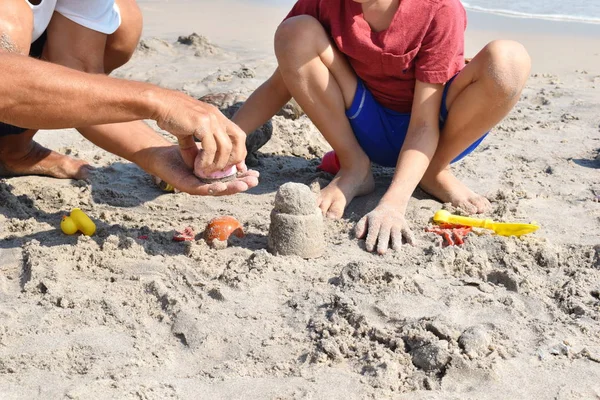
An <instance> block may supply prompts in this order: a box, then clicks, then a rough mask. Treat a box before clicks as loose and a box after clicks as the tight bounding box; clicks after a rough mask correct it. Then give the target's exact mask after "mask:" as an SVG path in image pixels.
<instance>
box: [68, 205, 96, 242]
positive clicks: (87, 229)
mask: <svg viewBox="0 0 600 400" xmlns="http://www.w3.org/2000/svg"><path fill="white" fill-rule="evenodd" d="M60 229H61V230H62V231H63V232H64V233H65V234H67V235H72V234H74V233H76V232H77V231H80V232H81V233H83V234H84V235H86V236H92V235H93V234H94V233H95V232H96V224H94V221H92V220H91V219H90V217H88V216H87V215H85V213H84V212H83V211H81V210H80V209H79V208H74V209H73V211H71V216H69V217H67V216H66V215H65V216H64V217H63V218H62V221H61V222H60Z"/></svg>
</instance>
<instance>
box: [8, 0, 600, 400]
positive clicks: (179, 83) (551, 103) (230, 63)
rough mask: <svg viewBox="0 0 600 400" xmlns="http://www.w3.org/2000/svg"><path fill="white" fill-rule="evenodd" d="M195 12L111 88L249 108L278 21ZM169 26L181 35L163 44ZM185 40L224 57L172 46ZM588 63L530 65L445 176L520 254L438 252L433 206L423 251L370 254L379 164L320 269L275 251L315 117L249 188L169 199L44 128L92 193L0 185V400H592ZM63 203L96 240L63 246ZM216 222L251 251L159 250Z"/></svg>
mask: <svg viewBox="0 0 600 400" xmlns="http://www.w3.org/2000/svg"><path fill="white" fill-rule="evenodd" d="M215 3H216V2H210V4H211V5H210V6H208V5H207V7H208V10H209V11H210V10H212V9H213V8H214V7H218V6H217V5H216V4H215ZM190 4H191V3H189V2H181V3H177V2H175V3H172V2H166V3H165V2H159V1H150V2H147V3H142V5H143V8H144V12H145V15H146V19H147V27H148V30H147V31H146V33H145V37H144V41H143V44H142V45H141V46H140V51H139V52H138V54H137V55H136V56H135V58H134V59H133V60H132V62H131V63H130V64H129V65H128V66H126V67H125V68H123V69H121V70H120V71H118V73H117V75H118V76H121V77H127V78H132V79H138V80H144V81H149V82H153V83H158V84H162V85H165V86H168V87H171V88H176V89H180V90H183V91H186V92H187V93H189V94H191V95H193V96H195V97H201V96H203V95H205V94H208V93H219V92H233V93H234V94H236V95H238V96H240V97H244V96H247V95H248V94H249V93H250V92H251V90H252V89H253V88H254V87H256V86H257V85H258V84H260V82H261V81H262V79H264V78H265V77H266V76H268V74H269V73H270V71H271V70H272V67H273V66H274V62H275V60H274V58H273V56H272V54H270V53H269V51H268V48H269V43H268V36H266V33H265V31H267V30H268V28H270V27H271V26H265V23H264V21H263V20H261V19H260V18H266V17H265V15H267V16H272V15H275V16H279V17H280V16H281V13H282V11H281V9H280V8H278V7H274V8H273V7H272V8H269V10H271V11H269V12H272V14H268V13H266V12H267V11H266V10H267V8H264V10H263V9H258V10H256V9H255V10H254V12H256V15H257V17H256V18H257V21H258V22H257V25H256V26H254V25H250V26H244V27H242V28H241V29H246V30H247V31H248V35H243V36H242V37H244V40H245V41H232V40H231V39H230V38H228V35H231V33H230V32H228V31H227V30H226V27H222V29H221V30H219V29H218V28H217V27H215V28H214V29H211V30H209V29H204V28H205V25H203V24H200V23H198V25H197V26H194V27H193V28H190V26H189V25H190V24H192V22H193V18H192V17H190V15H191V14H190V12H188V13H183V14H177V13H178V12H183V11H185V9H186V7H188V6H191V5H190ZM211 7H212V8H211ZM261 10H262V11H261ZM167 11H168V12H170V13H171V15H173V16H174V17H177V18H179V19H177V18H176V21H177V23H178V24H179V27H180V28H179V29H177V28H176V27H175V26H174V25H173V23H172V24H171V25H169V26H167V25H165V26H163V27H162V30H161V29H160V27H161V25H160V20H159V19H157V18H158V16H159V15H161V12H163V13H164V12H167ZM204 11H205V12H204V13H203V14H201V16H200V14H198V15H199V17H198V18H199V19H201V18H203V19H210V18H209V17H210V14H209V13H208V11H206V9H205V10H204ZM246 11H248V10H246ZM263 11H264V12H263ZM240 12H242V11H240ZM248 12H250V11H248ZM163 15H164V14H163ZM236 15H237V14H236ZM212 19H213V21H214V20H216V19H217V18H214V17H213V18H212ZM267 21H271V22H270V24H271V25H272V26H275V25H276V23H274V22H272V19H267ZM504 21H509V22H510V23H513V22H511V21H513V20H511V19H504ZM514 23H515V24H516V23H517V22H514ZM213 25H214V23H213ZM259 25H260V27H261V29H262V30H261V29H259V28H258V26H259ZM253 26H254V27H255V28H256V31H255V32H254V31H253V29H252V27H253ZM183 29H186V30H183ZM192 31H197V32H198V33H199V34H203V35H206V37H208V38H209V39H210V40H214V43H216V45H218V48H217V47H211V46H212V45H211V44H210V43H207V42H198V43H197V44H196V45H193V46H187V45H182V44H178V43H177V37H178V36H179V35H183V34H189V33H191V32H192ZM251 31H253V32H254V34H255V35H256V36H255V37H253V36H252V34H251ZM492 31H495V30H490V32H492ZM490 32H488V33H487V34H488V35H490V36H491V33H490ZM482 35H483V34H482ZM522 35H523V38H524V40H525V41H526V40H533V39H531V37H530V36H528V35H529V34H528V33H527V32H523V33H522ZM261 37H262V39H260V38H261ZM481 37H482V36H479V35H478V36H476V37H474V36H471V37H470V38H469V39H468V41H470V42H469V43H474V42H477V40H483V39H481ZM252 40H256V41H257V42H255V44H256V47H252V46H251V45H250V44H249V43H248V41H252ZM587 40H590V41H593V42H594V43H596V45H597V44H598V43H599V42H600V40H599V39H598V38H594V37H588V38H587ZM216 45H215V46H216ZM597 48H599V47H598V46H596V49H597ZM537 51H540V52H543V49H542V50H540V49H538V48H536V49H534V50H532V53H533V54H535V53H536V52H537ZM580 56H581V57H582V58H581V60H580V62H578V63H577V64H578V65H588V66H591V67H592V68H588V67H586V68H577V69H578V71H575V69H574V68H573V69H568V70H566V71H565V68H566V67H565V66H564V63H557V64H556V67H555V68H554V66H553V64H552V63H550V64H541V63H539V62H538V63H536V65H537V66H536V71H535V74H534V75H532V77H531V79H530V81H529V83H528V86H527V88H526V90H525V92H524V93H523V97H522V100H521V101H520V102H519V104H518V105H517V106H516V108H515V110H514V111H513V112H512V113H511V114H510V115H509V116H508V117H507V118H506V119H505V120H504V121H503V122H502V123H501V124H499V126H498V127H497V128H496V129H495V130H494V134H492V135H490V136H489V137H488V138H487V139H486V140H485V142H484V143H483V144H482V145H481V146H480V147H479V149H478V150H477V151H476V152H475V153H474V154H472V155H471V156H469V157H468V158H467V159H465V160H464V161H462V162H461V163H460V164H459V165H456V166H455V167H454V170H455V171H456V173H457V174H458V176H459V177H460V178H461V179H463V180H465V181H466V182H467V183H468V184H469V185H470V186H471V187H472V188H473V189H475V190H477V191H479V192H481V193H485V194H486V195H488V197H489V198H490V199H491V200H492V202H493V206H494V209H493V211H492V212H491V213H490V214H489V215H488V216H489V217H492V218H495V219H498V220H503V221H527V222H528V221H531V220H535V221H537V222H538V223H540V224H541V226H542V229H541V230H540V231H538V232H536V233H535V234H532V235H529V236H526V237H523V238H522V239H516V238H504V237H496V236H492V235H490V234H487V233H484V232H479V233H478V234H471V235H469V236H468V239H467V242H466V244H465V245H464V246H462V247H447V248H442V246H441V239H440V238H439V237H438V236H435V235H434V234H431V233H425V232H424V228H425V227H427V226H429V225H430V220H431V217H432V216H433V213H434V212H435V211H436V210H438V209H439V208H441V207H443V205H442V204H440V203H439V202H437V201H436V200H434V199H431V198H430V197H428V196H426V195H425V194H423V193H422V192H419V191H417V192H416V193H415V195H414V197H413V199H412V201H411V203H410V207H409V211H408V216H409V219H410V221H412V228H413V230H414V232H415V234H416V235H417V237H418V245H417V246H415V247H404V248H403V249H402V250H400V251H398V252H391V253H389V254H387V255H385V256H383V257H381V256H375V255H371V254H368V253H366V252H365V251H364V250H363V245H362V243H361V242H359V241H357V240H355V239H353V238H352V237H351V235H350V230H351V227H352V226H353V224H354V223H355V221H357V220H358V219H359V218H360V217H361V216H362V215H364V214H365V213H366V212H367V211H369V210H370V209H372V207H374V206H375V205H376V203H377V201H378V199H379V198H380V197H381V195H382V193H383V192H384V190H385V188H386V187H387V185H389V183H390V180H391V177H392V174H393V171H392V170H391V169H385V168H376V169H375V174H376V180H377V183H378V190H377V192H376V193H374V194H372V195H369V196H366V197H364V198H360V199H357V200H356V201H354V202H353V203H352V204H351V206H350V208H349V209H348V211H347V213H346V215H345V218H344V219H343V220H341V221H338V222H327V224H326V227H325V240H326V251H325V255H324V256H323V257H322V258H319V259H316V260H310V261H306V260H303V259H301V258H298V257H283V256H273V255H270V254H269V253H268V252H267V251H266V248H267V233H268V229H269V223H270V220H269V216H270V213H271V209H272V205H273V200H274V197H275V193H276V191H277V189H278V188H279V186H280V185H282V184H283V183H285V182H288V181H295V182H301V183H306V184H310V183H311V182H314V181H315V180H319V179H321V180H325V181H326V180H327V179H329V178H330V176H327V175H326V174H322V173H317V172H316V170H315V167H316V165H317V164H318V162H319V157H320V156H321V155H322V154H323V153H324V152H325V151H327V150H328V146H327V144H326V142H324V140H323V139H322V138H321V136H320V135H319V133H318V132H317V131H316V129H315V128H314V127H313V126H312V124H311V123H310V121H309V120H308V119H307V118H306V117H301V118H299V119H296V120H292V119H287V118H286V117H282V116H278V117H275V118H274V119H273V127H274V133H273V138H272V139H271V141H270V142H269V143H268V144H267V145H266V146H265V147H264V148H263V149H262V150H261V151H260V154H259V155H258V160H259V162H260V165H259V166H258V169H259V170H260V171H261V174H262V179H261V184H260V185H259V187H257V188H255V189H253V190H251V191H250V192H248V193H245V194H240V195H237V196H233V197H228V198H198V197H191V196H189V195H186V194H163V193H161V192H160V191H159V190H158V189H157V188H156V187H155V186H154V185H153V184H152V181H151V179H150V177H148V176H147V175H146V174H145V173H144V172H143V171H141V170H140V169H138V168H137V167H136V166H134V165H132V164H130V163H127V162H123V161H122V160H120V159H118V158H117V157H115V156H112V155H110V154H108V153H106V152H104V151H102V150H99V149H97V148H95V147H94V146H93V145H91V144H89V143H87V142H85V140H84V139H83V138H81V137H80V136H78V135H77V134H76V133H75V132H74V131H71V130H67V131H60V132H44V133H42V134H40V137H41V138H42V141H43V142H44V143H45V144H47V145H49V146H50V147H52V148H54V149H57V150H59V151H62V152H66V153H70V154H72V155H75V156H79V157H82V158H84V159H86V160H89V161H90V162H92V163H93V164H94V165H95V166H97V167H98V170H97V171H96V172H95V173H94V175H93V177H92V179H91V180H90V181H89V182H75V181H64V180H53V179H49V178H42V177H22V178H12V179H2V180H0V239H1V242H0V243H1V244H0V399H2V400H7V399H38V398H39V399H42V398H43V399H58V398H69V399H90V398H91V399H165V398H181V399H197V398H206V399H263V398H268V399H338V398H340V399H341V398H344V399H364V398H376V399H386V398H398V399H592V398H598V397H600V247H599V244H600V203H598V202H595V201H594V198H596V197H597V196H598V195H600V156H599V153H598V151H599V149H600V113H599V111H598V110H599V107H600V69H599V68H598V67H596V69H593V66H594V62H595V61H596V60H597V56H595V55H594V54H593V53H592V52H588V53H581V54H580ZM536 61H537V60H536V59H535V58H534V63H535V62H536ZM560 61H562V60H560ZM565 62H567V60H565ZM568 62H571V61H568ZM597 65H598V64H596V66H597ZM557 72H558V73H559V75H555V74H556V73H557ZM73 207H80V208H82V209H84V210H86V211H87V212H88V214H89V215H90V216H91V217H92V218H93V219H94V220H95V221H96V223H97V225H98V232H97V234H96V235H95V236H93V237H91V238H88V237H83V236H72V237H66V236H64V235H63V234H62V233H61V232H60V230H58V226H59V222H60V217H61V215H63V214H64V213H66V212H68V211H69V210H70V209H71V208H73ZM222 214H230V215H233V216H235V217H237V218H239V219H240V221H242V223H243V224H244V227H245V230H246V232H247V236H246V237H245V238H244V239H235V240H233V241H232V243H231V244H230V246H229V247H228V248H227V249H225V250H215V249H212V248H210V247H209V246H208V245H207V244H206V243H205V242H204V241H203V240H202V239H200V238H199V240H197V241H194V242H186V243H181V242H173V241H172V236H173V233H174V231H175V230H179V229H181V228H184V227H186V226H191V227H193V228H194V229H195V230H196V232H201V231H202V230H203V228H204V225H205V224H206V222H207V221H209V220H210V219H212V218H213V217H215V216H217V215H222Z"/></svg>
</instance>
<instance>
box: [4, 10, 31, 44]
mask: <svg viewBox="0 0 600 400" xmlns="http://www.w3.org/2000/svg"><path fill="white" fill-rule="evenodd" d="M32 32H33V12H32V11H31V8H30V7H29V6H28V5H27V3H26V2H24V1H23V0H2V1H1V2H0V52H7V53H20V54H23V55H28V54H29V47H30V45H31V37H32Z"/></svg>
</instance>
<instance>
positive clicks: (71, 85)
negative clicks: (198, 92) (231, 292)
mask: <svg viewBox="0 0 600 400" xmlns="http://www.w3.org/2000/svg"><path fill="white" fill-rule="evenodd" d="M141 119H153V120H155V121H157V122H158V124H159V126H160V127H161V128H163V129H165V130H166V131H168V132H170V133H171V134H173V135H174V136H176V137H177V139H178V141H179V145H180V149H181V153H182V156H183V158H184V160H185V162H186V164H187V165H189V166H193V165H194V160H195V158H196V154H197V152H198V150H197V147H196V144H195V142H194V137H196V138H198V139H199V140H200V141H201V142H202V147H203V151H202V153H201V155H200V161H199V162H197V163H196V166H198V167H199V168H203V169H204V170H206V171H209V172H210V171H211V170H217V169H222V168H223V167H224V166H225V165H234V164H238V163H241V162H242V161H243V160H244V158H245V156H246V148H245V134H244V132H243V131H242V130H241V129H240V128H239V127H238V126H237V125H235V124H234V123H232V122H230V121H229V120H228V119H227V118H226V117H225V116H224V115H223V114H221V113H220V112H219V111H218V109H216V108H215V107H213V106H211V105H208V104H205V103H202V102H200V101H198V100H195V99H192V98H191V97H189V96H186V95H184V94H182V93H179V92H175V91H170V90H166V89H162V88H159V87H157V86H154V85H150V84H147V83H142V82H134V81H127V80H122V79H115V78H111V77H107V76H103V75H92V74H86V73H83V72H79V71H75V70H72V69H69V68H66V67H62V66H59V65H55V64H51V63H47V62H43V61H39V60H35V59H32V58H29V57H24V56H22V55H17V54H7V53H0V121H2V122H5V123H9V124H12V125H16V126H21V127H24V128H29V129H58V128H71V127H83V126H91V125H101V124H110V123H119V122H127V121H135V120H141Z"/></svg>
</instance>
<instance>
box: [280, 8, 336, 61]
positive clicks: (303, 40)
mask: <svg viewBox="0 0 600 400" xmlns="http://www.w3.org/2000/svg"><path fill="white" fill-rule="evenodd" d="M320 42H323V43H328V39H327V35H326V33H325V29H324V28H323V26H322V25H321V23H320V22H319V21H318V20H317V19H315V18H313V17H311V16H309V15H299V16H296V17H292V18H289V19H287V20H285V21H283V22H282V23H281V25H279V27H278V28H277V31H276V32H275V55H276V56H277V57H278V58H280V57H281V56H285V55H289V54H290V53H297V52H304V51H306V50H309V51H314V49H317V46H318V45H319V43H320Z"/></svg>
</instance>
